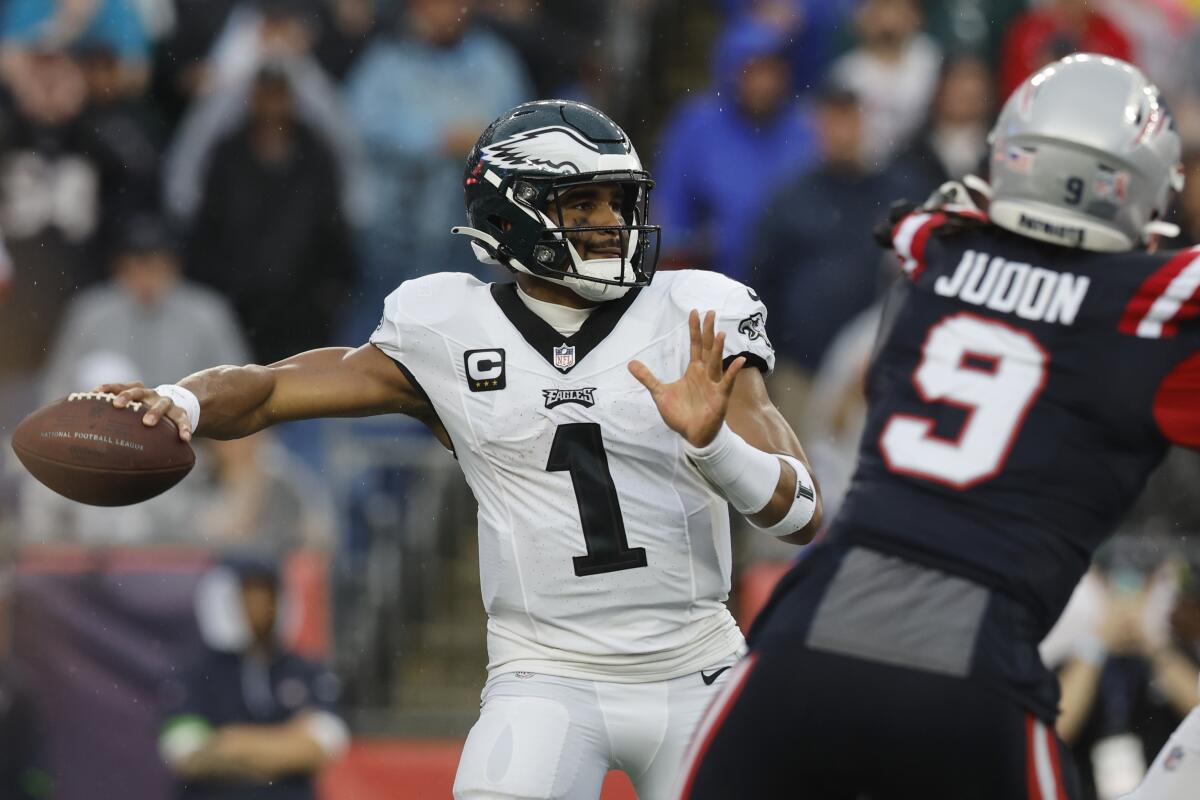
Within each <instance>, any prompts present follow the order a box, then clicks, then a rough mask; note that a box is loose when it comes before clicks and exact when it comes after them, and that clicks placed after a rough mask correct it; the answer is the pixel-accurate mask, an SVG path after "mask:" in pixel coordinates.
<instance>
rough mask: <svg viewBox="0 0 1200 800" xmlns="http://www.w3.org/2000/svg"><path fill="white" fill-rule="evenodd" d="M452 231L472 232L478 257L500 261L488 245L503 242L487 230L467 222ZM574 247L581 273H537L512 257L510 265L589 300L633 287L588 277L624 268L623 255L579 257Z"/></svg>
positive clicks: (619, 294) (488, 261)
mask: <svg viewBox="0 0 1200 800" xmlns="http://www.w3.org/2000/svg"><path fill="white" fill-rule="evenodd" d="M450 233H452V234H457V235H460V236H469V237H470V238H471V239H473V240H475V241H472V242H471V249H472V250H473V251H474V252H475V257H476V258H477V259H479V260H480V261H482V262H483V263H485V264H499V263H500V262H499V261H498V260H497V259H496V258H495V257H494V256H493V255H492V253H491V252H489V248H491V249H492V250H493V251H494V250H499V249H500V242H499V241H497V240H496V238H495V237H493V236H491V235H490V234H488V233H485V232H483V231H481V230H479V229H477V228H471V227H468V226H466V225H456V226H454V227H453V228H451V229H450ZM569 246H570V247H571V250H572V255H573V257H574V258H575V259H576V264H577V266H576V269H578V270H579V271H580V275H581V276H576V275H567V274H564V275H563V276H562V277H561V278H550V277H547V276H545V275H536V274H534V273H533V272H530V271H529V270H528V269H526V267H525V265H524V264H522V263H521V262H519V261H515V260H513V261H512V262H511V263H510V264H509V266H511V267H512V268H513V269H517V270H520V271H521V272H524V273H527V274H529V275H533V277H535V278H539V279H541V280H544V281H551V282H553V283H557V284H561V285H562V286H566V287H567V288H568V289H570V290H571V291H573V292H574V293H575V294H577V295H579V296H580V297H582V298H583V299H584V300H590V301H592V302H593V303H603V302H606V301H609V300H619V299H620V298H622V297H624V296H625V295H626V294H627V293H628V292H629V289H630V287H628V286H618V285H616V284H611V283H600V282H598V281H592V280H588V273H597V274H595V275H594V277H597V278H604V277H607V275H606V274H605V273H608V272H617V273H619V272H620V270H621V262H622V259H620V258H594V259H591V260H590V261H582V260H579V257H578V255H575V254H574V249H575V248H574V245H569Z"/></svg>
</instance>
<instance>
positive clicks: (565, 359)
mask: <svg viewBox="0 0 1200 800" xmlns="http://www.w3.org/2000/svg"><path fill="white" fill-rule="evenodd" d="M554 366H555V367H556V368H558V369H561V370H562V371H563V372H566V371H567V370H569V369H570V368H571V367H573V366H575V345H573V344H566V343H565V342H564V343H563V344H560V345H559V346H558V347H556V348H554Z"/></svg>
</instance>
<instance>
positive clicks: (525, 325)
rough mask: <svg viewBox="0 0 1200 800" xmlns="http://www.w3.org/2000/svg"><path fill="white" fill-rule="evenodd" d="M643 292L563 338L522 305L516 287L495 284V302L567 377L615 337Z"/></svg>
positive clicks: (604, 307)
mask: <svg viewBox="0 0 1200 800" xmlns="http://www.w3.org/2000/svg"><path fill="white" fill-rule="evenodd" d="M639 292H640V290H639V289H631V290H629V291H628V292H626V294H625V296H624V297H622V298H621V299H620V300H612V301H609V302H607V303H602V304H601V305H600V306H599V307H598V308H597V309H596V310H595V311H594V312H592V315H591V316H589V317H588V318H587V319H586V320H584V323H583V327H582V328H580V329H579V330H578V331H576V332H575V333H574V334H572V335H571V336H563V335H562V334H561V333H559V332H558V331H556V330H554V328H552V327H551V326H550V324H549V323H548V322H546V321H545V320H544V319H542V318H541V317H539V316H538V315H537V314H535V313H534V312H533V311H532V310H531V309H530V308H529V307H528V306H526V305H525V304H524V303H522V302H521V298H519V297H517V285H516V284H515V283H493V284H492V299H494V300H495V301H496V305H498V306H499V307H500V310H501V311H503V312H504V316H506V317H508V321H509V322H511V323H512V325H513V327H514V328H516V329H517V331H518V332H519V333H520V334H521V336H522V337H524V339H525V341H526V342H528V343H529V346H530V347H532V348H533V349H534V350H536V351H537V352H538V354H539V355H541V357H542V358H544V359H546V361H547V362H549V364H550V365H551V366H552V367H554V368H555V369H557V370H558V371H559V372H561V373H563V374H564V375H565V374H566V373H568V372H570V371H571V370H572V369H574V368H575V366H576V365H577V364H578V363H579V362H580V361H583V359H584V357H585V356H587V354H588V353H590V352H591V351H592V350H594V349H595V348H596V347H597V346H598V345H599V344H600V343H601V342H602V341H604V338H605V337H606V336H608V335H609V334H610V333H612V331H613V328H615V327H617V323H618V322H620V321H621V317H622V316H623V315H624V314H625V311H626V310H627V309H628V308H629V306H630V305H632V304H633V301H634V300H635V299H637V296H638V293H639ZM556 350H557V351H558V353H557V354H556V352H555V351H556ZM568 356H569V357H568Z"/></svg>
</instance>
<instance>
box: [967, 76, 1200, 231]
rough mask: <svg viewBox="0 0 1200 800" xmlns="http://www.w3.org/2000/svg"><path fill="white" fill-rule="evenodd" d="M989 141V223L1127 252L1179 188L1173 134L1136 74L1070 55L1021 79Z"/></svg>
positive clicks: (1150, 88)
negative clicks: (990, 158) (1173, 192)
mask: <svg viewBox="0 0 1200 800" xmlns="http://www.w3.org/2000/svg"><path fill="white" fill-rule="evenodd" d="M989 141H990V142H991V145H992V162H991V175H992V191H991V204H990V206H989V208H988V215H989V216H990V218H991V220H992V222H993V223H995V224H997V225H999V226H1001V227H1003V228H1007V229H1009V230H1011V231H1013V232H1015V233H1019V234H1021V235H1022V236H1028V237H1030V238H1033V239H1041V240H1043V241H1047V242H1053V243H1055V244H1060V245H1066V246H1068V247H1079V248H1082V249H1084V250H1097V251H1121V250H1130V249H1132V248H1134V247H1136V246H1138V245H1139V244H1140V243H1141V242H1143V241H1144V240H1145V239H1146V238H1147V236H1148V235H1149V234H1152V233H1168V234H1172V235H1174V233H1177V230H1178V229H1176V228H1174V226H1171V225H1167V224H1165V223H1163V222H1162V221H1161V220H1162V217H1163V215H1164V214H1165V213H1166V210H1167V204H1168V203H1169V202H1170V199H1171V191H1172V190H1175V191H1178V190H1179V189H1181V188H1183V170H1182V167H1181V165H1180V161H1179V158H1180V143H1179V135H1178V134H1177V133H1176V132H1175V129H1174V126H1173V124H1172V121H1171V116H1170V114H1169V113H1168V112H1167V109H1166V108H1165V107H1164V106H1163V104H1162V101H1161V100H1160V98H1159V94H1158V89H1157V88H1156V87H1155V86H1154V85H1153V84H1151V83H1150V82H1149V81H1148V80H1147V79H1146V76H1145V75H1143V74H1142V73H1141V71H1140V70H1138V69H1137V67H1134V66H1133V65H1131V64H1127V63H1125V62H1124V61H1120V60H1118V59H1115V58H1109V57H1108V56H1100V55H1094V54H1089V53H1075V54H1073V55H1069V56H1067V57H1066V58H1064V59H1062V60H1061V61H1056V62H1055V63H1053V64H1050V65H1049V66H1047V67H1045V68H1043V69H1042V70H1041V71H1039V72H1037V73H1036V74H1035V75H1033V76H1031V77H1030V78H1028V79H1026V81H1025V82H1024V83H1023V84H1021V86H1020V88H1018V89H1017V90H1016V91H1015V92H1013V94H1012V96H1011V97H1009V98H1008V102H1007V103H1005V105H1004V109H1003V110H1002V111H1001V112H1000V118H999V119H998V120H997V121H996V127H995V128H994V129H993V130H992V133H991V137H990V138H989Z"/></svg>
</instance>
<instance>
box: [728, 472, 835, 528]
mask: <svg viewBox="0 0 1200 800" xmlns="http://www.w3.org/2000/svg"><path fill="white" fill-rule="evenodd" d="M801 455H803V454H801ZM800 460H801V461H802V462H803V459H800ZM780 466H781V467H782V469H781V470H780V472H779V482H778V483H777V484H776V485H775V493H774V494H773V495H771V499H770V500H768V501H767V504H766V505H765V506H763V508H762V510H761V511H759V512H757V513H755V514H750V515H748V516H747V517H746V519H748V520H750V522H751V523H753V524H754V525H755V526H757V527H759V528H769V527H771V526H772V525H775V524H777V523H778V522H780V521H781V520H782V519H783V517H784V515H785V514H787V513H788V511H789V510H790V509H791V507H792V504H793V503H794V502H795V501H796V490H797V475H796V471H795V470H794V469H792V465H791V464H789V463H787V462H786V461H783V460H782V459H781V460H780ZM805 466H807V463H805ZM812 490H813V494H814V495H815V497H814V498H813V502H814V503H815V504H816V509H815V510H814V511H813V515H812V519H810V520H809V521H808V524H807V525H805V526H804V527H803V528H801V529H800V530H798V531H796V532H795V533H791V534H788V535H787V536H780V537H778V538H779V540H780V541H782V542H790V543H791V544H808V543H809V542H811V541H812V538H813V536H815V535H816V533H817V531H819V530H820V529H821V522H822V517H823V512H824V508H823V506H822V504H821V490H820V487H818V486H817V485H816V482H815V481H814V482H813V485H812Z"/></svg>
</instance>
